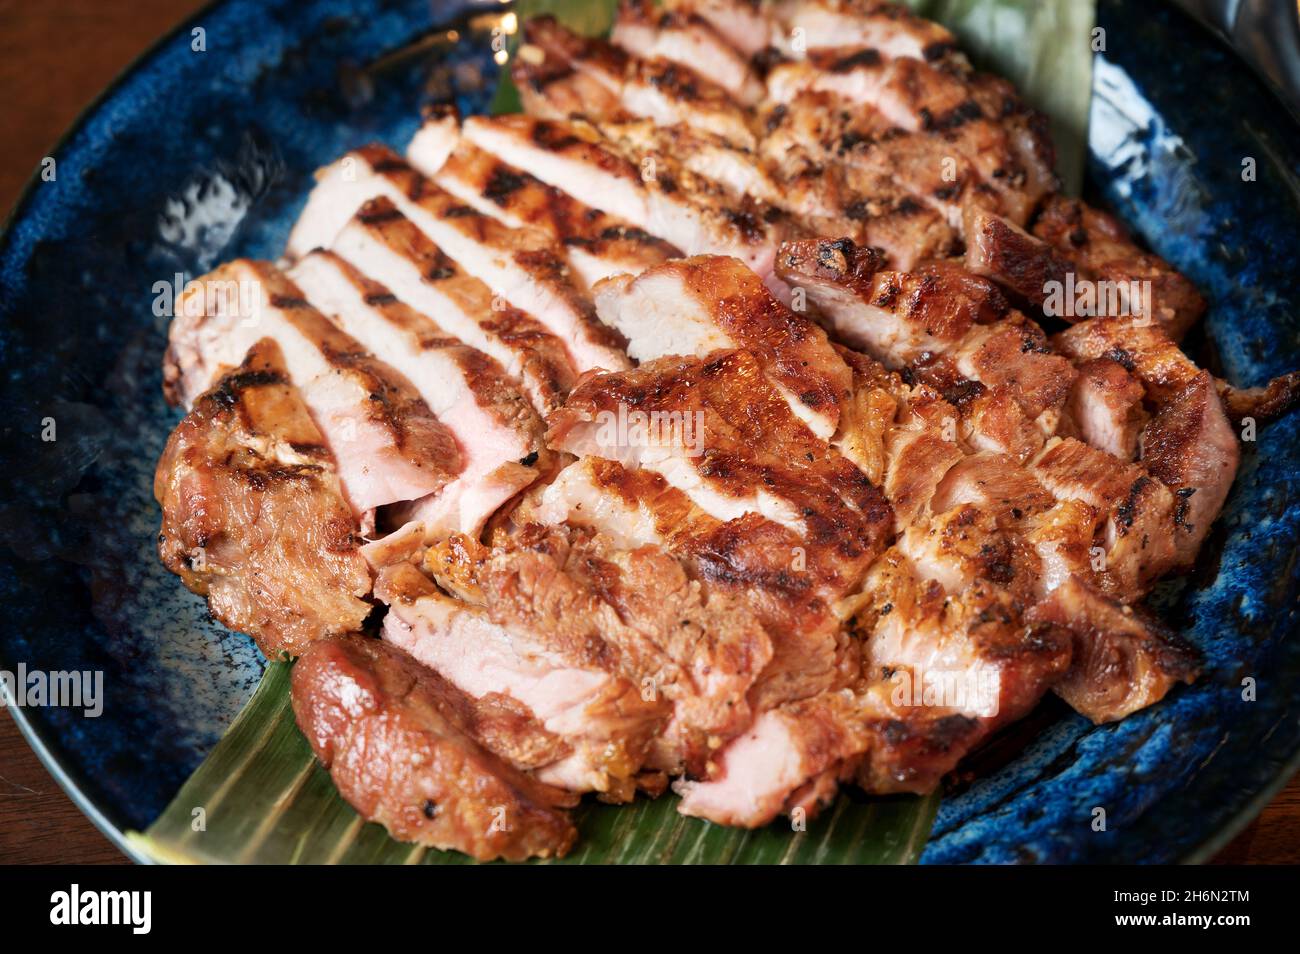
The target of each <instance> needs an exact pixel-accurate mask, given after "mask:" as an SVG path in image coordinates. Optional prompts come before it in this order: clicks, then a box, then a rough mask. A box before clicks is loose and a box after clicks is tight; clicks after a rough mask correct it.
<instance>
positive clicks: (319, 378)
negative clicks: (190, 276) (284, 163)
mask: <svg viewBox="0 0 1300 954" xmlns="http://www.w3.org/2000/svg"><path fill="white" fill-rule="evenodd" d="M175 315H176V316H175V318H174V319H173V320H172V324H171V329H170V331H169V335H168V337H169V345H168V349H167V357H166V366H165V368H164V379H165V380H166V381H167V382H169V384H170V386H171V388H172V393H173V394H174V395H175V396H176V397H177V398H178V399H179V400H180V401H181V402H183V403H185V404H187V405H188V404H189V403H191V402H192V401H193V400H194V399H195V397H196V396H197V395H198V394H199V393H200V392H202V391H203V390H204V389H205V388H207V387H208V385H209V384H211V383H212V382H213V381H214V380H215V379H216V377H217V376H218V375H220V374H221V373H222V372H223V371H224V370H226V369H228V368H231V367H235V366H237V365H239V363H240V362H241V361H243V358H244V355H245V353H246V352H247V351H248V349H249V348H250V347H251V346H252V345H253V344H254V343H256V342H257V341H258V340H260V339H261V338H263V337H269V338H272V339H274V340H275V342H276V344H278V345H279V346H280V350H281V352H282V353H283V354H284V360H285V365H286V367H287V368H288V372H289V378H290V379H291V380H292V381H293V383H294V385H295V386H297V387H298V388H299V389H300V392H301V394H302V398H303V400H304V401H305V402H306V404H307V407H308V409H309V410H310V412H311V415H312V418H313V420H314V421H315V422H316V426H317V427H319V428H320V430H321V432H322V433H323V434H324V435H325V440H326V442H327V443H328V444H329V448H330V451H331V452H332V453H333V455H334V459H335V461H336V463H337V466H338V472H339V476H340V479H341V480H342V482H343V491H344V493H345V494H346V495H347V497H348V500H349V502H350V503H351V504H352V506H353V509H354V510H355V511H356V512H357V513H359V514H360V513H365V512H366V511H369V510H371V509H373V508H375V507H380V506H383V505H385V504H390V503H395V502H398V501H403V500H418V499H419V498H421V497H426V496H428V495H429V494H432V493H436V492H437V491H439V490H441V489H442V488H443V487H445V486H446V485H447V484H448V483H450V482H451V481H452V480H454V479H455V477H456V476H457V475H458V474H459V473H460V471H461V469H462V467H463V465H464V461H463V459H462V457H461V453H460V449H459V447H458V446H457V444H456V439H455V437H454V436H453V435H452V434H451V432H450V431H449V430H448V429H447V428H446V427H445V426H444V425H443V424H442V423H441V422H440V421H438V419H437V418H436V417H435V416H434V414H433V412H432V411H431V410H430V409H429V407H428V405H427V404H425V403H424V401H423V399H421V397H420V395H419V393H418V392H417V391H416V389H415V388H414V387H413V386H412V384H411V383H410V382H409V381H408V380H407V379H406V378H405V377H403V376H402V375H401V374H400V373H398V372H397V371H396V370H394V369H393V368H392V367H390V366H388V365H386V364H384V363H383V362H381V361H379V360H377V359H376V358H375V357H374V356H373V355H371V354H370V353H369V352H368V351H367V350H366V349H365V347H364V346H362V345H361V344H360V343H359V342H358V341H357V340H356V339H355V338H353V337H352V336H350V335H348V334H346V333H344V332H343V331H341V330H339V329H338V328H337V327H336V326H335V325H334V324H333V323H332V322H330V320H329V319H328V318H326V317H325V316H324V315H322V314H321V313H320V312H318V311H317V310H316V309H315V308H313V307H312V306H311V305H310V304H309V303H308V302H307V300H306V299H305V298H304V297H303V294H302V291H301V290H300V289H299V288H298V287H297V286H295V285H294V284H293V282H291V281H290V280H289V279H288V278H286V277H285V276H284V275H283V274H282V273H281V272H279V271H278V270H276V269H275V267H274V266H272V265H269V264H267V263H264V262H253V261H249V260H247V259H237V260H235V261H233V262H230V263H228V264H226V265H223V266H221V267H220V268H218V269H216V270H215V271H213V272H211V273H209V274H208V275H206V276H204V277H203V278H201V279H198V280H197V281H195V282H191V283H190V284H189V285H188V286H187V287H186V289H185V291H184V292H183V293H182V294H181V295H180V296H179V297H178V299H177V302H176V312H175Z"/></svg>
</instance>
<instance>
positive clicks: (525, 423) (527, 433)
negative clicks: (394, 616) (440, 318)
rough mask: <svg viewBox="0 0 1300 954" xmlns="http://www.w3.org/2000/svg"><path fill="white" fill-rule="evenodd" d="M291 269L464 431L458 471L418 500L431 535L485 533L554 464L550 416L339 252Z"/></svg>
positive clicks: (459, 434) (459, 435)
mask: <svg viewBox="0 0 1300 954" xmlns="http://www.w3.org/2000/svg"><path fill="white" fill-rule="evenodd" d="M289 275H290V277H292V278H293V280H294V282H295V283H296V284H297V285H298V287H299V288H301V289H302V290H303V293H304V294H305V295H306V296H307V299H308V300H309V301H310V302H311V303H312V304H313V305H315V306H316V308H318V309H319V310H320V311H321V312H322V313H324V314H326V315H329V316H330V317H331V318H332V319H333V320H334V321H335V322H336V323H337V324H338V325H339V327H340V328H342V329H343V330H344V331H346V332H347V333H348V334H350V335H352V336H353V337H354V338H356V339H357V340H358V341H360V342H361V343H362V344H363V345H365V346H366V347H367V348H369V349H371V351H372V352H373V353H375V354H377V355H380V356H382V357H383V359H384V360H385V361H386V362H387V363H388V364H389V365H390V366H392V367H394V368H396V369H397V370H398V371H399V372H400V373H402V374H403V375H405V376H406V378H407V379H408V380H410V381H411V383H412V384H413V385H414V386H415V387H416V389H417V390H418V391H419V392H420V396H421V397H422V398H423V399H424V401H425V403H426V404H427V405H428V406H429V407H430V409H431V410H432V411H433V412H434V413H435V414H436V415H437V416H438V420H440V421H441V422H442V423H443V424H445V425H446V426H447V427H448V428H449V429H450V430H451V432H452V434H453V435H455V437H456V442H457V444H458V446H459V447H460V452H461V456H462V457H463V459H464V468H463V469H462V470H461V472H460V474H459V475H458V476H457V477H456V479H455V480H453V481H452V482H451V483H449V484H448V485H447V486H446V487H443V488H442V490H440V491H439V492H438V493H436V494H434V495H433V496H432V497H429V498H425V500H423V501H421V502H420V503H419V504H418V505H417V511H418V519H420V520H421V521H422V522H423V525H424V531H425V532H426V533H428V534H433V533H438V532H445V531H460V532H463V533H469V534H477V533H478V532H479V530H480V529H481V528H482V526H483V524H484V522H485V521H486V520H487V519H488V518H489V517H490V516H491V515H492V514H493V513H494V512H495V511H496V510H497V509H498V508H499V507H500V506H501V505H502V504H504V503H505V502H506V501H507V500H510V499H511V498H512V497H514V496H515V495H516V494H518V493H519V492H521V491H522V490H523V489H524V488H525V487H527V486H528V485H529V484H531V483H533V481H535V480H536V479H537V478H538V476H539V475H540V474H542V473H544V472H545V471H546V470H547V469H548V468H549V466H550V457H551V453H550V451H549V450H547V448H546V445H545V443H544V442H543V440H542V434H543V426H542V420H541V418H540V417H539V416H538V414H537V412H536V411H534V410H533V408H532V406H531V405H530V404H529V403H528V400H527V398H525V397H524V396H523V394H521V393H520V391H519V390H518V389H517V388H516V387H515V386H514V385H512V384H511V383H510V381H509V380H508V379H507V378H506V376H505V373H504V372H503V371H502V369H501V367H500V365H498V364H497V363H496V362H495V361H493V360H492V359H491V358H489V357H488V356H487V355H485V354H483V352H481V351H477V350H475V349H474V348H470V347H468V346H467V345H464V344H461V343H460V342H459V341H458V340H457V339H455V338H453V337H451V336H449V335H448V334H447V333H446V332H445V331H444V330H443V329H441V328H439V327H438V326H437V325H436V324H434V322H433V321H432V320H430V319H429V318H427V317H425V316H424V315H421V314H419V313H418V312H416V311H415V310H413V309H412V308H410V307H409V306H407V305H405V304H403V303H402V302H400V301H398V300H397V298H396V297H395V296H394V295H393V294H392V293H391V292H390V291H389V290H388V289H387V288H385V287H384V286H383V285H380V284H379V283H377V282H373V281H371V280H370V279H368V278H366V277H365V276H364V275H362V274H361V273H360V272H359V271H357V270H356V268H354V267H353V266H351V265H349V264H348V263H347V262H346V261H344V260H343V259H342V258H339V257H338V256H337V255H335V254H334V253H332V252H326V251H315V252H311V253H309V254H308V255H306V256H305V257H303V258H301V259H299V260H298V262H297V264H295V265H294V266H293V268H292V269H290V271H289Z"/></svg>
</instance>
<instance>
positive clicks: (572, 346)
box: [288, 146, 627, 371]
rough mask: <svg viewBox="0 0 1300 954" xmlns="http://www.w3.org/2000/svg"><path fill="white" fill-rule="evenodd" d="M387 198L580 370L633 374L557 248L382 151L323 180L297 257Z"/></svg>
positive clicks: (353, 156)
mask: <svg viewBox="0 0 1300 954" xmlns="http://www.w3.org/2000/svg"><path fill="white" fill-rule="evenodd" d="M381 196H382V197H384V198H387V199H389V200H390V201H391V202H392V203H393V204H394V205H395V206H396V207H397V208H398V209H399V210H400V211H401V212H402V214H403V215H404V216H405V217H406V218H407V219H408V220H410V221H411V222H412V223H413V224H414V225H415V226H416V227H417V228H418V229H420V231H422V232H423V233H424V234H425V235H426V236H427V237H428V238H429V239H430V240H431V241H434V242H436V243H438V245H439V246H441V247H442V248H443V249H444V250H445V251H446V253H447V255H449V256H450V257H451V258H453V259H455V260H456V261H457V262H458V263H460V264H461V265H462V266H463V267H464V268H465V270H466V271H468V272H469V273H470V274H472V275H474V276H476V277H478V278H480V279H482V280H483V281H484V282H486V283H487V284H488V285H489V286H490V287H491V288H492V289H493V292H494V294H496V295H500V296H501V297H502V298H504V299H505V300H506V301H507V302H509V303H510V304H513V305H515V306H516V307H519V308H522V309H525V310H526V311H528V312H530V313H531V314H532V315H533V316H534V317H535V318H536V319H537V320H538V321H540V322H541V323H542V324H543V325H545V326H546V327H547V328H548V329H549V330H550V331H551V332H552V333H554V334H555V335H556V336H557V337H559V338H560V340H562V341H563V342H564V343H565V345H566V346H567V348H568V350H569V352H570V354H571V356H572V358H573V362H574V365H575V366H576V367H577V368H578V369H579V370H582V371H585V370H587V369H588V368H609V369H614V370H617V369H619V368H624V367H627V358H626V357H625V356H624V355H623V352H622V351H621V349H620V347H619V344H620V343H619V341H618V339H617V336H615V335H613V334H611V333H610V331H609V329H607V328H604V327H603V326H602V325H601V324H600V322H598V321H596V319H595V316H594V315H593V314H592V311H591V305H590V303H589V302H587V301H586V300H585V299H583V297H582V296H581V295H580V294H579V293H578V291H577V289H576V288H574V286H573V285H572V283H571V282H570V280H569V276H568V268H567V266H566V265H565V264H564V258H563V256H562V255H561V254H560V253H559V250H558V249H557V248H556V247H555V245H554V243H553V242H551V241H550V240H549V239H548V238H547V237H546V236H545V235H543V234H542V233H540V232H536V231H533V230H528V229H511V228H509V227H508V226H504V225H502V224H501V223H500V222H498V221H496V220H495V219H492V218H489V217H488V216H485V215H482V214H481V213H479V212H478V211H476V210H475V209H474V208H473V207H471V206H467V205H465V204H464V203H462V202H461V201H460V200H459V199H457V198H456V197H455V196H453V195H451V194H449V193H447V192H445V191H444V190H442V189H440V188H438V187H437V186H436V185H434V184H433V183H432V182H430V181H429V180H428V179H426V178H425V177H424V176H422V175H420V173H418V172H416V171H415V170H414V169H413V168H411V166H409V165H408V164H407V163H406V162H405V161H404V160H403V159H402V158H401V157H399V156H397V155H396V154H394V153H392V152H391V151H389V150H388V149H385V148H384V147H382V146H366V147H364V148H362V149H359V150H356V151H354V152H352V153H350V154H348V155H347V156H344V157H343V158H342V159H340V160H338V161H337V162H336V163H334V165H332V166H330V167H329V168H328V169H324V170H322V171H321V172H320V173H318V175H317V184H316V187H315V188H314V189H313V190H312V194H311V197H310V198H309V199H308V200H307V208H306V209H304V210H303V213H302V216H301V218H300V219H299V221H298V223H297V224H296V225H295V226H294V230H293V233H292V234H291V235H290V236H289V243H288V251H289V254H291V255H293V256H295V257H301V256H302V255H305V254H307V252H309V251H311V250H312V249H313V248H321V247H328V246H329V245H330V244H331V243H332V242H333V240H334V238H335V236H337V235H338V234H339V232H340V230H341V229H342V228H343V226H344V225H345V224H346V223H347V222H348V220H349V219H350V218H351V217H352V215H353V214H354V213H355V212H356V210H357V209H358V208H360V207H361V205H362V204H364V203H365V202H366V201H367V200H369V199H374V198H377V197H381Z"/></svg>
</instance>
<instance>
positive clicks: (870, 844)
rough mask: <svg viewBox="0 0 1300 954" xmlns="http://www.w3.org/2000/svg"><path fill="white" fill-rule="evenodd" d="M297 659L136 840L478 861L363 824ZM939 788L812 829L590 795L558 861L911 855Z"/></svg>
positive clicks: (275, 858)
mask: <svg viewBox="0 0 1300 954" xmlns="http://www.w3.org/2000/svg"><path fill="white" fill-rule="evenodd" d="M291 669H292V665H291V664H289V663H272V664H271V665H269V666H268V667H267V670H266V675H265V676H263V677H262V682H261V684H260V685H259V686H258V688H257V692H256V693H254V694H253V698H252V699H251V700H249V703H248V705H247V706H245V707H244V709H243V711H242V712H240V714H239V716H238V718H236V719H235V722H234V724H233V725H231V727H230V730H229V731H228V732H227V733H226V735H225V736H224V737H223V738H222V740H221V741H220V742H219V743H217V746H216V748H214V749H213V750H212V753H211V754H210V755H209V756H208V758H207V760H206V761H204V763H203V764H202V765H200V766H199V768H198V770H197V771H196V772H195V773H194V774H193V775H192V776H190V778H189V780H188V781H187V782H186V783H185V784H184V785H183V786H182V787H181V790H180V791H179V792H178V793H177V794H176V797H175V798H174V799H172V802H171V804H170V805H168V806H167V808H166V810H165V811H164V812H163V813H162V815H161V816H160V817H159V818H158V820H157V821H155V822H154V823H153V824H152V825H150V826H149V830H148V831H147V832H145V833H143V834H140V833H137V832H131V833H130V834H128V836H127V837H128V839H129V840H130V841H131V843H132V844H133V845H134V846H135V847H136V848H138V849H139V850H140V851H141V852H142V853H143V854H145V855H147V856H148V857H150V858H153V859H155V860H156V861H159V862H163V863H178V864H186V863H205V862H206V863H253V864H299V863H301V864H313V863H316V864H320V863H342V864H417V863H418V864H472V863H473V862H472V861H471V860H470V859H469V858H467V857H466V856H464V855H461V854H457V853H456V852H441V851H434V850H431V849H424V848H420V847H417V846H412V845H407V844H402V843H400V842H397V841H394V840H393V839H392V838H390V837H388V834H387V833H386V832H385V831H384V829H383V828H381V827H380V826H379V825H375V824H369V823H365V822H363V821H362V820H361V817H360V816H359V815H358V814H357V813H356V812H355V811H353V810H352V808H351V807H350V806H349V805H348V804H347V803H346V802H344V801H343V799H342V798H340V797H339V795H338V793H337V792H336V791H335V789H334V785H333V783H332V782H331V781H330V777H329V773H328V772H326V771H325V770H324V769H323V768H321V766H320V764H319V763H317V762H316V760H315V759H314V758H313V757H312V753H311V748H310V747H309V746H308V744H307V741H306V739H304V738H303V737H302V734H301V733H299V731H298V728H297V726H296V725H295V724H294V719H293V710H292V708H291V707H290V704H289V673H290V670H291ZM938 801H939V800H938V797H937V796H932V797H929V798H915V797H912V796H899V797H890V798H876V799H867V798H864V797H860V796H847V797H841V798H840V799H839V800H838V801H837V802H836V804H835V806H834V807H833V809H831V810H830V811H829V812H827V813H826V814H825V815H823V816H822V817H821V818H818V819H817V820H816V821H814V822H812V823H811V824H810V825H809V826H808V830H807V831H805V832H792V831H791V830H790V829H789V827H787V826H786V825H781V824H778V825H773V826H772V827H770V828H765V829H761V830H758V831H744V830H742V829H736V828H723V827H720V826H718V825H710V824H709V823H707V822H703V821H700V820H699V819H695V818H684V817H682V816H681V815H679V814H677V810H676V803H677V799H676V797H675V796H671V795H665V796H664V797H662V798H659V799H655V800H653V801H651V800H649V799H645V798H641V799H638V800H637V801H636V802H635V803H633V804H631V805H601V804H599V803H597V802H594V801H591V800H587V801H586V802H584V804H583V805H582V806H581V807H580V808H579V809H577V811H576V812H575V815H574V817H575V821H576V823H577V825H578V831H579V839H578V844H577V847H576V848H575V849H574V851H573V852H572V853H571V854H570V855H569V856H568V857H567V858H564V859H561V860H559V861H551V862H541V863H549V864H660V863H670V864H679V863H685V864H689V863H705V864H778V863H779V864H864V863H911V862H914V861H915V860H916V858H917V856H918V855H919V854H920V852H921V848H922V847H923V846H924V844H925V840H926V837H927V835H928V834H929V832H930V825H931V823H932V822H933V820H934V812H935V809H936V808H937V806H938Z"/></svg>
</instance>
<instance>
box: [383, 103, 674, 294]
mask: <svg viewBox="0 0 1300 954" xmlns="http://www.w3.org/2000/svg"><path fill="white" fill-rule="evenodd" d="M459 134H460V133H459V127H455V128H454V129H453V130H452V132H451V133H450V134H448V133H447V132H446V123H445V121H444V120H441V119H434V120H431V121H429V122H427V123H425V125H424V126H423V127H421V129H420V132H418V133H417V134H416V136H415V138H414V139H413V140H411V145H410V146H409V147H408V149H407V158H408V159H409V160H410V162H411V164H412V165H413V166H415V167H416V168H417V169H419V170H420V171H421V172H423V173H424V174H425V175H427V176H429V177H430V178H432V179H433V180H434V182H436V183H437V184H438V185H439V186H441V187H442V188H444V189H446V190H447V191H448V192H450V193H451V194H453V195H455V196H456V197H457V198H459V199H460V200H461V201H463V202H465V203H467V204H468V205H472V206H474V208H476V209H478V210H479V211H480V212H482V213H484V214H485V215H492V216H495V217H496V218H498V219H500V220H501V221H502V222H504V223H505V224H507V225H510V226H513V227H515V228H524V227H531V228H536V229H540V230H541V231H543V232H545V233H546V234H547V235H549V236H550V237H551V238H552V239H553V240H555V241H556V242H558V243H559V244H560V245H561V246H562V247H563V248H564V250H565V253H566V254H567V256H568V259H569V264H570V265H571V266H572V268H573V271H574V272H575V273H576V275H577V276H578V278H579V279H580V280H581V281H582V283H583V284H584V285H585V286H587V287H590V286H591V285H594V284H595V283H596V282H598V281H600V280H601V279H602V278H608V277H609V276H610V275H619V274H624V273H628V274H633V275H635V274H637V273H638V272H640V271H642V270H643V269H646V268H649V267H650V266H651V265H657V264H659V263H660V262H663V261H665V260H666V259H669V258H671V257H673V256H674V255H678V254H680V253H679V252H678V251H677V249H675V248H673V246H671V245H669V244H668V243H667V242H664V241H662V240H661V239H657V238H655V237H654V236H652V235H650V234H648V233H646V232H644V231H642V230H641V229H638V228H636V227H635V226H632V225H629V224H628V223H626V222H623V221H622V220H620V219H616V218H614V217H613V216H611V215H606V214H605V213H603V212H601V211H600V210H599V209H594V208H592V207H591V206H588V205H584V204H583V203H582V202H579V201H578V200H577V199H575V198H573V197H572V196H569V195H566V194H565V193H563V192H561V191H560V190H559V189H556V188H555V187H554V186H548V185H546V184H545V183H544V182H542V181H541V180H540V179H537V178H536V177H534V176H532V175H530V174H529V173H527V172H524V171H523V170H521V169H516V168H515V167H514V166H511V165H507V164H506V163H504V162H502V161H501V160H500V159H498V158H496V157H495V156H493V155H490V154H489V153H486V152H484V151H483V150H481V149H479V148H478V147H477V146H475V145H473V144H472V143H468V142H461V143H459V144H457V142H456V141H457V139H458V138H459ZM447 139H451V140H452V146H453V147H454V148H450V149H448V148H447V143H446V140H447Z"/></svg>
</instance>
